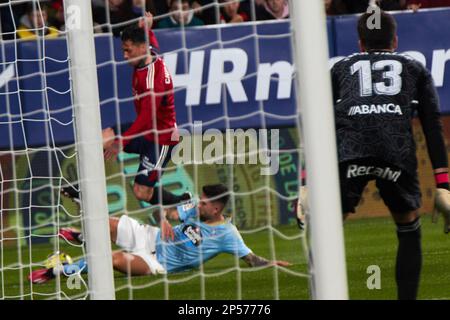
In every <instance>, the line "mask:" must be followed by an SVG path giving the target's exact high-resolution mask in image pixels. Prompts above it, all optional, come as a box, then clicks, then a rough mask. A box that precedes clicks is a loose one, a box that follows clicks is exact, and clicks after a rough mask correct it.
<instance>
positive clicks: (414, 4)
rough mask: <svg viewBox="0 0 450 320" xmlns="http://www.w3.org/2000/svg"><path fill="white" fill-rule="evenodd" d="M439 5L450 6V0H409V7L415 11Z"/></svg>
mask: <svg viewBox="0 0 450 320" xmlns="http://www.w3.org/2000/svg"><path fill="white" fill-rule="evenodd" d="M439 7H450V0H407V8H408V9H410V10H413V11H418V10H419V9H421V8H422V9H425V8H439Z"/></svg>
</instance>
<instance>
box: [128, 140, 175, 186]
mask: <svg viewBox="0 0 450 320" xmlns="http://www.w3.org/2000/svg"><path fill="white" fill-rule="evenodd" d="M173 147H174V146H168V145H158V144H156V143H153V142H152V141H148V140H146V139H145V138H144V137H138V138H135V139H133V140H131V141H130V143H129V144H127V145H126V146H125V148H124V151H125V152H126V153H136V154H139V169H138V172H137V174H136V177H135V179H134V181H135V182H136V183H138V184H140V185H144V186H147V187H151V188H153V187H154V186H155V184H156V183H157V182H158V180H159V177H160V176H161V175H162V174H163V170H162V169H163V168H164V167H165V166H166V164H167V162H169V160H170V157H171V153H172V149H173Z"/></svg>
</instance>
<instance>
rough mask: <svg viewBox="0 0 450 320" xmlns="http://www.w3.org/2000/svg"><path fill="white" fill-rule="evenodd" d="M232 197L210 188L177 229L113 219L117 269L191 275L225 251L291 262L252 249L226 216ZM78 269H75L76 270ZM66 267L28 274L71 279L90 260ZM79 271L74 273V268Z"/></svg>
mask: <svg viewBox="0 0 450 320" xmlns="http://www.w3.org/2000/svg"><path fill="white" fill-rule="evenodd" d="M228 199H229V195H228V189H227V187H226V186H224V185H222V184H218V185H207V186H204V187H203V193H202V195H201V198H200V202H199V203H198V205H195V204H194V203H189V204H186V205H183V206H179V207H178V208H177V209H175V210H174V212H172V213H170V217H171V218H173V219H175V220H177V221H178V222H179V224H178V225H177V226H175V227H172V225H171V224H170V223H169V222H168V220H166V219H164V221H163V223H162V224H161V228H156V227H153V226H150V225H142V224H140V223H139V222H138V221H136V220H134V219H132V218H130V217H129V216H127V215H123V216H122V217H120V219H118V218H110V219H109V225H110V234H111V241H112V242H113V243H115V244H116V245H118V246H119V247H120V248H122V250H120V251H115V252H114V253H113V259H112V260H113V261H112V263H113V267H114V269H115V270H117V271H119V272H122V273H126V274H130V275H136V276H138V275H150V274H164V273H176V272H182V271H187V270H190V269H194V268H198V267H199V266H200V265H201V264H203V263H205V262H206V261H208V260H210V259H212V258H214V257H215V256H217V255H218V254H220V253H228V254H232V255H234V256H237V257H238V258H240V259H242V260H243V261H244V262H246V263H247V264H248V265H249V266H250V267H261V266H275V265H277V266H282V267H288V266H290V265H291V264H290V263H289V262H287V261H270V260H266V259H265V258H262V257H260V256H257V255H256V254H254V253H253V252H252V250H251V249H250V248H248V247H247V246H246V244H245V242H244V240H243V239H242V237H241V235H240V234H239V231H238V230H237V228H236V226H235V225H233V224H232V222H231V219H226V218H225V217H224V215H223V212H224V209H225V207H226V205H227V202H228ZM59 235H60V237H61V238H63V239H65V240H67V241H70V242H73V243H77V244H81V243H82V242H83V239H82V235H81V232H80V231H79V230H76V229H74V228H63V229H61V230H60V232H59ZM74 267H75V268H74ZM59 269H61V268H55V269H53V268H49V269H39V270H35V271H33V272H32V273H31V274H30V275H29V279H30V280H31V281H32V282H33V283H44V282H46V281H48V280H50V279H52V278H54V277H55V273H60V274H64V275H66V276H67V275H70V274H73V273H74V272H77V271H80V270H81V271H84V272H86V271H87V269H88V268H87V264H86V260H85V259H81V260H79V261H77V262H75V263H74V264H72V265H66V266H64V268H63V269H64V270H59ZM74 269H75V270H74Z"/></svg>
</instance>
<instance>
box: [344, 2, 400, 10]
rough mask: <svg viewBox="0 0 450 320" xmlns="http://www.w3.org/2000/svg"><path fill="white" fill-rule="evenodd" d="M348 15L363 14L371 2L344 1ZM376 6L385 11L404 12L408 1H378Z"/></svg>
mask: <svg viewBox="0 0 450 320" xmlns="http://www.w3.org/2000/svg"><path fill="white" fill-rule="evenodd" d="M343 2H344V4H345V6H346V9H347V13H362V12H366V11H367V7H368V6H369V3H370V0H343ZM376 4H377V5H378V6H379V7H380V8H381V9H382V10H384V11H391V10H403V9H405V7H406V0H376Z"/></svg>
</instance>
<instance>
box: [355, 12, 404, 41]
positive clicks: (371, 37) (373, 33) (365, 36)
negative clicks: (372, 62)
mask: <svg viewBox="0 0 450 320" xmlns="http://www.w3.org/2000/svg"><path fill="white" fill-rule="evenodd" d="M374 14H376V13H368V12H366V13H364V14H363V15H362V16H361V17H360V18H359V20H358V34H359V40H360V41H361V43H362V44H363V45H364V47H365V48H366V49H367V50H374V49H391V48H392V47H393V45H394V41H395V36H396V35H397V23H396V22H395V19H394V17H393V16H392V15H390V14H388V13H386V12H384V11H381V12H380V25H379V28H377V27H375V26H373V25H372V23H373V21H372V20H369V19H376V18H375V17H374Z"/></svg>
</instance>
